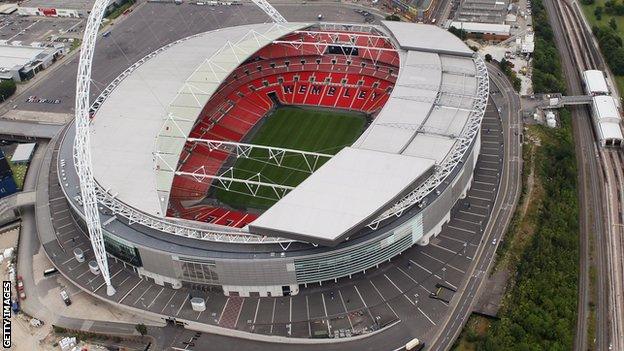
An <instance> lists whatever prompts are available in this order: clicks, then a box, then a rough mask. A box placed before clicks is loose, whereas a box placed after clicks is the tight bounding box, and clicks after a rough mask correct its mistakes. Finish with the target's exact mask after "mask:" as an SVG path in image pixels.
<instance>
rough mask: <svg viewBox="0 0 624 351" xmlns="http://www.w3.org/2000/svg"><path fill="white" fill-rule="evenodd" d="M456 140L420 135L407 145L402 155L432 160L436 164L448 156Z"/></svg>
mask: <svg viewBox="0 0 624 351" xmlns="http://www.w3.org/2000/svg"><path fill="white" fill-rule="evenodd" d="M456 142H457V140H455V139H452V138H448V137H445V136H440V135H433V134H422V135H419V136H418V138H414V140H413V141H412V142H411V143H410V144H409V146H408V147H407V148H406V149H405V151H404V152H403V155H407V156H413V157H424V158H429V159H433V160H435V161H436V163H437V164H439V163H441V162H442V160H444V158H445V157H446V156H447V155H448V153H449V152H450V150H451V148H452V147H453V145H455V143H456Z"/></svg>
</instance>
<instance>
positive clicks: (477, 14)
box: [454, 0, 508, 24]
mask: <svg viewBox="0 0 624 351" xmlns="http://www.w3.org/2000/svg"><path fill="white" fill-rule="evenodd" d="M507 7H508V1H507V0H465V1H463V2H462V3H461V5H460V6H459V9H458V10H457V12H456V14H455V19H454V20H455V21H457V22H468V23H470V22H476V23H493V24H498V23H504V22H505V18H506V17H507Z"/></svg>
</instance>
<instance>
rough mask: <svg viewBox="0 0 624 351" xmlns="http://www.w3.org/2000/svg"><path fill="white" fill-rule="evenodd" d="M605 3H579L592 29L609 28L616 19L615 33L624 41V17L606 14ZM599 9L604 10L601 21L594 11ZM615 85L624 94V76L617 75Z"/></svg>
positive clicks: (598, 0)
mask: <svg viewBox="0 0 624 351" xmlns="http://www.w3.org/2000/svg"><path fill="white" fill-rule="evenodd" d="M605 2H606V1H605V0H595V1H594V3H593V4H591V5H587V4H584V3H583V1H581V2H579V4H580V5H581V8H582V9H583V13H584V14H585V18H586V19H587V21H588V22H589V25H590V27H592V28H594V27H599V28H607V27H609V22H610V21H611V19H614V20H615V23H617V28H616V29H615V32H616V33H617V35H618V36H619V37H620V38H621V39H622V40H624V16H616V15H613V14H608V13H606V11H604V8H605ZM597 7H602V8H603V11H602V15H601V18H600V20H598V19H596V15H595V14H594V11H596V8H597ZM615 83H616V85H617V88H618V91H619V92H620V94H622V93H624V76H621V75H620V76H618V75H616V76H615Z"/></svg>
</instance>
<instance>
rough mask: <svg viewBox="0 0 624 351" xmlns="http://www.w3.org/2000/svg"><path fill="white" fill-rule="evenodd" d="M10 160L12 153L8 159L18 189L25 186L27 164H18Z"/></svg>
mask: <svg viewBox="0 0 624 351" xmlns="http://www.w3.org/2000/svg"><path fill="white" fill-rule="evenodd" d="M9 160H10V155H9V156H8V157H7V161H8V162H9V167H11V171H13V179H14V180H15V184H16V185H17V188H18V189H23V188H24V179H25V178H26V171H27V170H28V165H27V164H16V163H13V162H11V161H9Z"/></svg>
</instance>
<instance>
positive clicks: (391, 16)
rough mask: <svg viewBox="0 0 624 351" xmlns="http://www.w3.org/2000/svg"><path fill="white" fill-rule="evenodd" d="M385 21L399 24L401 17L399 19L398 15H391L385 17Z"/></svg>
mask: <svg viewBox="0 0 624 351" xmlns="http://www.w3.org/2000/svg"><path fill="white" fill-rule="evenodd" d="M386 21H397V22H400V21H401V17H399V15H397V14H396V13H393V14H391V15H388V16H386Z"/></svg>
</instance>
